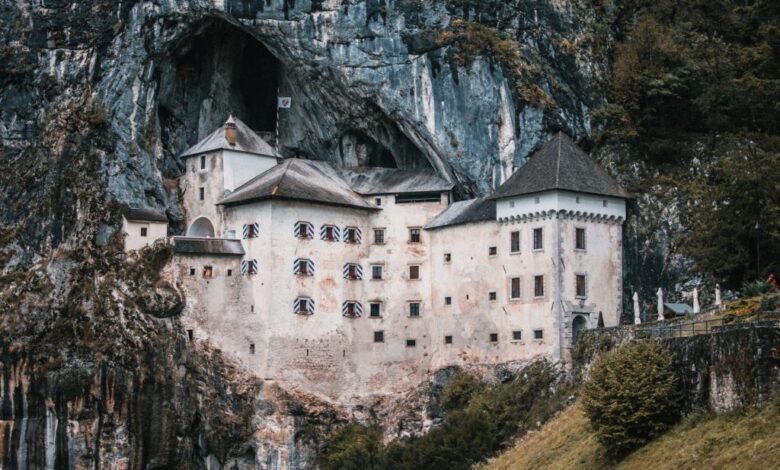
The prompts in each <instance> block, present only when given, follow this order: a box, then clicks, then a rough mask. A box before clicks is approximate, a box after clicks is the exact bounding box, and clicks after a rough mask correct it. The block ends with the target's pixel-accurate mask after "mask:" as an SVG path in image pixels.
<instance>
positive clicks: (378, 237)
mask: <svg viewBox="0 0 780 470" xmlns="http://www.w3.org/2000/svg"><path fill="white" fill-rule="evenodd" d="M374 244H375V245H384V244H385V229H383V228H375V229H374Z"/></svg>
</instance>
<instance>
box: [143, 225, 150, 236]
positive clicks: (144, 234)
mask: <svg viewBox="0 0 780 470" xmlns="http://www.w3.org/2000/svg"><path fill="white" fill-rule="evenodd" d="M148 233H149V229H147V228H146V227H141V236H142V237H145V236H146V235H147V234H148Z"/></svg>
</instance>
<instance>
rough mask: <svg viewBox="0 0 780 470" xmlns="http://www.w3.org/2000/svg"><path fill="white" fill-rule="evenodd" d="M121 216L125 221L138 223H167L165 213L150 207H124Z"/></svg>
mask: <svg viewBox="0 0 780 470" xmlns="http://www.w3.org/2000/svg"><path fill="white" fill-rule="evenodd" d="M122 215H123V216H125V219H127V220H133V221H138V222H166V223H167V222H168V217H167V216H166V215H165V212H163V211H161V210H158V209H152V208H151V207H124V208H122Z"/></svg>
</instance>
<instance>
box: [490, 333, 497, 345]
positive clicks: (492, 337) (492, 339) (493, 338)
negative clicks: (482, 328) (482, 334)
mask: <svg viewBox="0 0 780 470" xmlns="http://www.w3.org/2000/svg"><path fill="white" fill-rule="evenodd" d="M488 339H489V340H490V342H491V343H498V333H490V336H488Z"/></svg>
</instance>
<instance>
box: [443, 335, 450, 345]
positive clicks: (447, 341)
mask: <svg viewBox="0 0 780 470" xmlns="http://www.w3.org/2000/svg"><path fill="white" fill-rule="evenodd" d="M444 344H452V335H446V336H444Z"/></svg>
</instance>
